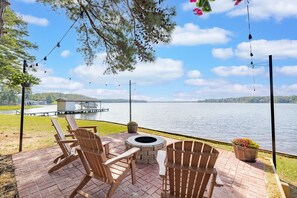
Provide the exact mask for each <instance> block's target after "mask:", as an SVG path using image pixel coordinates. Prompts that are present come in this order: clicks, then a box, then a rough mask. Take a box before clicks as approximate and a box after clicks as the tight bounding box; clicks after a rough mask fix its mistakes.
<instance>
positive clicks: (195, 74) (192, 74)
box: [187, 70, 201, 78]
mask: <svg viewBox="0 0 297 198" xmlns="http://www.w3.org/2000/svg"><path fill="white" fill-rule="evenodd" d="M187 75H188V77H189V78H200V77H201V72H200V71H198V70H192V71H188V73H187Z"/></svg>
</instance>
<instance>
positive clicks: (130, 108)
mask: <svg viewBox="0 0 297 198" xmlns="http://www.w3.org/2000/svg"><path fill="white" fill-rule="evenodd" d="M131 103H132V101H131V80H129V112H130V122H131V121H132V104H131Z"/></svg>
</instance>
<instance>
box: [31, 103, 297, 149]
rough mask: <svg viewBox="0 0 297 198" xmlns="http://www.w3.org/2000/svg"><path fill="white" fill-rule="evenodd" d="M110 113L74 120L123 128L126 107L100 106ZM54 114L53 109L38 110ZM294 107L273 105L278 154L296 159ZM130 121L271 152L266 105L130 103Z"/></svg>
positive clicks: (296, 109) (127, 111)
mask: <svg viewBox="0 0 297 198" xmlns="http://www.w3.org/2000/svg"><path fill="white" fill-rule="evenodd" d="M102 107H105V108H109V112H102V113H93V114H76V115H75V117H76V118H80V119H90V120H106V121H112V122H118V123H123V124H126V123H127V122H128V121H129V104H128V103H103V104H102ZM48 110H56V105H51V106H44V107H42V108H39V109H30V110H27V112H29V111H33V112H37V111H48ZM296 115H297V105H296V104H276V105H275V128H276V148H277V151H280V152H286V153H291V154H295V155H297V150H296V148H295V144H296V142H297V122H296ZM132 120H134V121H136V122H138V124H139V126H141V127H146V128H151V129H157V130H162V131H168V132H173V133H179V134H185V135H190V136H197V137H202V138H208V139H215V140H221V141H225V142H230V141H231V140H232V139H233V138H238V137H250V138H252V139H254V140H255V141H257V142H258V143H259V144H260V147H262V148H265V149H269V150H271V122H270V105H269V104H238V103H236V104H233V103H232V104H229V103H228V104H226V103H133V104H132Z"/></svg>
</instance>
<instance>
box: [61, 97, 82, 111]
mask: <svg viewBox="0 0 297 198" xmlns="http://www.w3.org/2000/svg"><path fill="white" fill-rule="evenodd" d="M56 101H57V111H75V102H77V101H75V100H67V99H62V98H59V99H57V100H56Z"/></svg>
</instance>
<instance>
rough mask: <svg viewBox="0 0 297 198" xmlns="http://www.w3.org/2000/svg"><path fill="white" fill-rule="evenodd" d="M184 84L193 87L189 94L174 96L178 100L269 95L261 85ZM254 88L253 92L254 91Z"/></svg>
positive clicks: (214, 81)
mask: <svg viewBox="0 0 297 198" xmlns="http://www.w3.org/2000/svg"><path fill="white" fill-rule="evenodd" d="M185 84H187V85H191V86H194V87H195V89H194V90H193V91H191V92H180V93H178V94H176V97H178V98H179V100H193V99H194V100H198V99H207V98H226V97H241V96H251V95H253V96H262V95H267V94H269V89H268V87H267V86H263V85H261V84H255V85H253V84H239V83H231V82H229V81H226V80H220V79H210V80H209V79H188V80H186V81H185ZM254 88H255V91H254Z"/></svg>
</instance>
